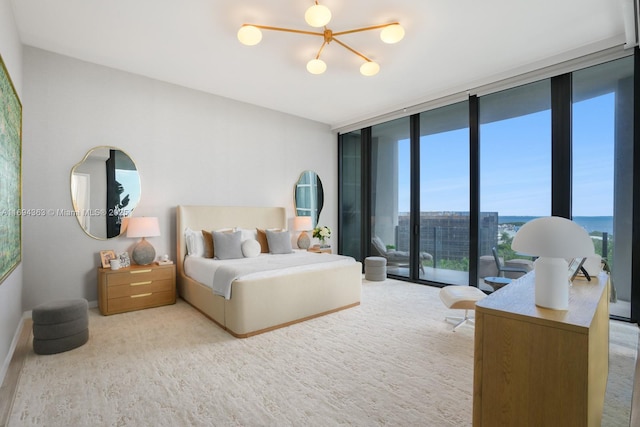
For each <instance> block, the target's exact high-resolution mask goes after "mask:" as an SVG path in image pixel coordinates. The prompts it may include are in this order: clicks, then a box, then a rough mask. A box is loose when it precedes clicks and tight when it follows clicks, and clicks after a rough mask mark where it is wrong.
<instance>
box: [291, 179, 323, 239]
mask: <svg viewBox="0 0 640 427" xmlns="http://www.w3.org/2000/svg"><path fill="white" fill-rule="evenodd" d="M294 200H295V205H296V216H310V217H311V222H312V225H313V227H316V225H318V220H319V218H320V212H321V211H322V206H323V205H324V191H323V189H322V181H320V177H319V176H318V174H316V173H315V172H314V171H309V170H307V171H304V172H302V173H301V174H300V178H298V182H297V183H296V186H295V192H294Z"/></svg>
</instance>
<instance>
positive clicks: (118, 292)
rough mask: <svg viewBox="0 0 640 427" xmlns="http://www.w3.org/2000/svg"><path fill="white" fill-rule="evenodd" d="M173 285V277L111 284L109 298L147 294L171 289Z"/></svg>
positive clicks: (108, 289) (108, 291)
mask: <svg viewBox="0 0 640 427" xmlns="http://www.w3.org/2000/svg"><path fill="white" fill-rule="evenodd" d="M173 286H174V284H173V280H171V278H169V279H164V280H142V281H139V282H132V283H128V284H125V285H118V286H109V287H108V288H107V298H108V299H111V298H120V297H128V296H131V295H139V294H146V293H149V292H162V291H170V290H171V288H172V287H173Z"/></svg>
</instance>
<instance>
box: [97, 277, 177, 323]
mask: <svg viewBox="0 0 640 427" xmlns="http://www.w3.org/2000/svg"><path fill="white" fill-rule="evenodd" d="M175 302H176V266H175V265H173V264H167V265H156V264H152V265H132V266H131V267H125V268H122V269H120V270H111V269H109V268H99V269H98V307H100V313H102V314H104V315H105V316H107V315H109V314H115V313H124V312H126V311H132V310H140V309H143V308H150V307H158V306H161V305H167V304H174V303H175Z"/></svg>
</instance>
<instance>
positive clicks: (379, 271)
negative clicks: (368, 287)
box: [364, 256, 387, 282]
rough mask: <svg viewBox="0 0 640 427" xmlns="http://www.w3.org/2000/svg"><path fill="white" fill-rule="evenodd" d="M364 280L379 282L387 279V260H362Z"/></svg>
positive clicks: (377, 257)
mask: <svg viewBox="0 0 640 427" xmlns="http://www.w3.org/2000/svg"><path fill="white" fill-rule="evenodd" d="M364 278H365V279H367V280H372V281H377V282H381V281H383V280H386V279H387V259H386V258H383V257H379V256H370V257H366V258H365V259H364Z"/></svg>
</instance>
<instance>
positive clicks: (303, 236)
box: [293, 216, 313, 249]
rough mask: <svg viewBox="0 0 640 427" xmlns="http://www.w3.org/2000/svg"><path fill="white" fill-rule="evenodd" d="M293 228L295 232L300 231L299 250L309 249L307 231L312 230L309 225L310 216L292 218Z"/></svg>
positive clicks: (310, 224) (309, 242)
mask: <svg viewBox="0 0 640 427" xmlns="http://www.w3.org/2000/svg"><path fill="white" fill-rule="evenodd" d="M293 228H294V229H295V230H296V231H300V232H301V233H300V236H298V247H299V248H300V249H309V246H311V239H310V238H309V235H308V234H307V231H309V230H311V229H312V228H313V226H312V223H311V217H310V216H297V217H295V218H293Z"/></svg>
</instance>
